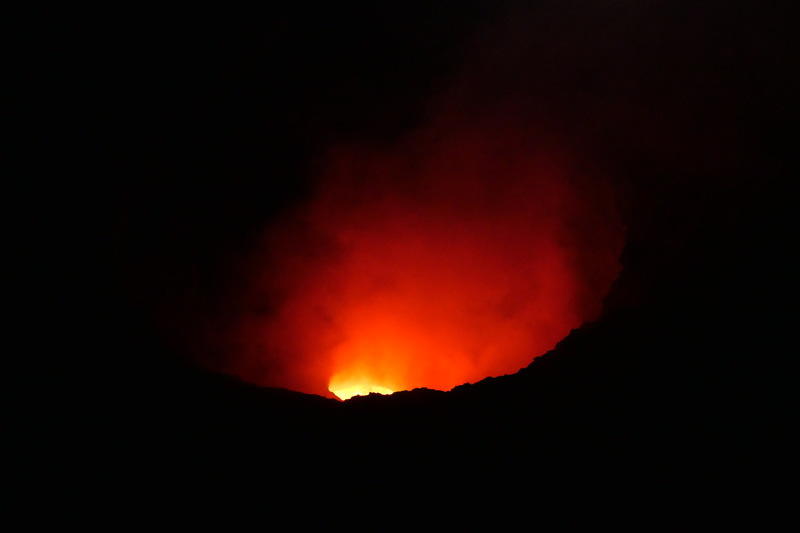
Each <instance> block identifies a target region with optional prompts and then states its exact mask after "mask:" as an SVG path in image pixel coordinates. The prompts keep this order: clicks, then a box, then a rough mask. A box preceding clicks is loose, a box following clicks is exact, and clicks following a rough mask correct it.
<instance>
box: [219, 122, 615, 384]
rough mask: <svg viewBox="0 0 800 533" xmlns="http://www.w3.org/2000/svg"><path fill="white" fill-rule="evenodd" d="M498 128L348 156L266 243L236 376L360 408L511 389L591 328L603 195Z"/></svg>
mask: <svg viewBox="0 0 800 533" xmlns="http://www.w3.org/2000/svg"><path fill="white" fill-rule="evenodd" d="M556 152H557V151H556V150H552V149H549V148H545V147H544V146H536V144H535V143H533V142H531V139H530V133H526V132H521V131H516V130H515V129H514V128H513V127H511V126H509V125H507V124H505V125H502V126H492V125H485V124H484V125H482V126H481V127H476V126H474V125H472V126H465V125H463V124H462V125H459V126H458V127H454V126H453V125H452V124H451V125H446V126H443V125H439V126H437V127H430V128H427V129H425V130H420V131H417V132H415V133H413V134H411V135H408V136H407V137H406V138H405V139H402V140H399V141H397V142H395V143H393V144H389V145H375V146H365V145H358V146H341V147H337V148H335V149H331V150H330V151H329V152H328V153H327V155H326V156H325V157H324V158H323V159H322V161H321V164H320V165H319V170H318V176H317V180H316V186H315V189H314V192H313V194H312V195H311V196H310V198H309V199H308V200H307V201H306V202H304V203H303V204H302V205H300V206H298V207H296V208H295V209H293V210H291V211H290V212H288V213H286V214H285V215H284V216H283V217H282V218H281V219H280V220H278V221H277V222H276V223H275V224H274V225H273V226H272V227H271V228H270V229H269V231H268V235H267V239H266V241H267V246H266V248H267V254H266V257H267V258H266V259H265V260H264V261H263V264H262V266H261V267H260V268H261V269H262V273H263V276H262V278H261V281H260V282H259V283H260V284H261V286H260V287H259V290H257V291H255V292H254V294H257V295H258V298H260V299H262V300H263V302H262V303H261V307H262V308H263V307H264V303H265V302H266V303H268V305H269V307H268V311H267V312H262V313H260V314H255V313H254V314H251V316H250V318H249V319H248V320H246V321H245V323H244V325H243V327H242V329H241V331H240V333H241V335H242V337H241V339H240V341H241V343H242V345H244V346H246V348H245V349H244V350H243V353H241V354H240V355H239V358H238V359H237V360H235V361H234V367H233V368H232V369H230V370H231V371H232V372H234V373H237V374H239V375H241V376H242V377H243V378H245V379H247V380H250V381H254V382H257V383H260V384H262V385H269V386H279V387H286V388H290V389H294V390H298V391H303V392H309V393H317V394H325V395H330V393H333V394H335V395H336V396H337V397H339V398H341V399H347V398H349V397H351V396H354V395H357V394H367V393H370V392H379V393H384V394H385V393H391V392H393V391H399V390H407V389H413V388H417V387H427V388H433V389H440V390H449V389H451V388H453V387H454V386H456V385H459V384H462V383H466V382H475V381H478V380H480V379H483V378H485V377H487V376H496V375H502V374H508V373H512V372H515V371H517V370H518V369H520V368H521V367H524V366H526V365H528V364H529V363H530V362H531V360H532V359H533V358H534V357H536V356H538V355H541V354H543V353H545V352H547V351H548V350H550V349H551V348H552V347H553V346H554V345H555V344H556V343H557V342H558V341H559V340H560V339H562V338H563V337H565V336H566V335H567V334H568V333H569V332H570V330H572V329H573V328H576V327H578V326H580V325H581V324H582V323H584V322H585V321H587V320H591V319H593V318H594V317H596V316H597V314H598V313H599V312H600V309H601V304H602V299H603V297H604V296H605V294H606V293H607V291H608V289H609V287H610V285H611V283H612V282H613V280H614V279H615V278H616V277H617V275H618V273H619V269H620V266H619V262H618V258H619V254H620V251H621V249H622V245H623V240H624V235H623V228H622V224H621V222H620V220H619V217H618V214H617V212H616V210H615V207H614V201H613V196H612V194H611V191H610V189H609V188H608V187H606V186H604V185H602V184H601V183H600V182H599V180H597V179H593V177H591V176H582V175H579V174H578V173H577V172H575V171H573V170H572V169H571V168H570V167H569V165H568V162H567V158H566V157H564V156H563V155H556Z"/></svg>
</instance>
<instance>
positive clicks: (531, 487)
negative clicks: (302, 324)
mask: <svg viewBox="0 0 800 533" xmlns="http://www.w3.org/2000/svg"><path fill="white" fill-rule="evenodd" d="M586 4H589V5H586ZM787 4H788V3H787ZM787 7H788V6H787V5H785V4H782V3H780V2H772V3H766V2H717V1H708V2H702V3H698V2H667V1H653V2H633V1H630V2H626V1H616V2H611V1H601V2H592V3H586V2H569V1H566V2H549V1H541V2H528V3H522V2H477V1H475V2H470V1H467V2H433V3H421V2H403V3H400V2H382V3H374V4H371V5H369V6H364V5H355V4H338V3H337V4H333V3H330V4H327V5H324V6H317V5H311V4H308V5H305V4H300V3H297V4H292V5H278V6H270V7H269V8H265V9H261V10H257V11H252V12H247V13H245V12H232V11H228V12H225V13H221V12H217V11H214V10H210V9H209V10H206V11H204V12H201V11H202V10H200V9H198V8H196V7H193V8H192V9H187V10H186V11H179V12H170V13H166V12H164V11H163V10H159V9H153V10H147V11H145V10H141V9H140V10H138V11H136V12H133V11H130V12H129V11H125V10H122V9H114V10H110V9H86V10H73V9H67V10H58V11H56V10H52V11H48V10H42V11H41V13H39V17H40V18H39V19H38V20H40V21H41V22H40V23H37V24H38V26H37V27H36V28H35V29H36V30H38V31H37V32H36V33H33V34H31V35H28V37H27V41H26V43H27V44H26V45H24V46H23V47H22V48H23V49H24V50H23V51H24V52H25V53H27V52H29V51H33V52H35V53H33V54H31V56H30V57H31V58H33V57H35V58H36V59H35V60H34V59H31V60H30V61H23V62H22V63H24V64H25V66H26V67H27V70H28V71H33V73H34V74H36V75H37V76H38V77H39V79H40V81H39V82H37V83H35V84H33V87H32V88H31V91H30V96H33V100H34V105H33V107H32V109H34V110H35V114H34V113H33V112H32V113H31V114H26V111H24V110H23V113H22V114H23V117H22V118H23V119H24V122H25V123H26V126H25V128H24V131H25V136H26V138H27V135H31V136H32V138H33V140H34V141H37V142H42V141H43V143H44V144H43V146H44V149H42V150H36V151H35V154H33V155H32V156H31V157H30V158H29V159H28V162H27V164H26V165H25V167H24V171H23V177H24V178H25V179H26V180H27V182H28V183H31V184H33V185H34V188H35V189H36V192H35V194H34V197H33V198H34V200H33V201H32V203H31V204H30V209H28V217H31V215H33V217H34V218H36V220H37V221H39V222H40V224H31V226H32V227H33V226H36V228H37V231H35V232H31V236H30V238H27V239H26V240H25V244H26V246H28V247H29V248H32V249H34V250H35V251H36V252H37V253H38V256H40V257H41V259H38V260H37V261H36V264H35V265H34V266H33V269H32V272H33V273H34V277H35V278H36V280H35V282H34V284H33V285H32V290H31V291H30V294H31V295H30V296H29V298H28V300H29V301H28V302H27V303H26V304H25V305H26V306H25V307H24V308H23V309H25V310H26V311H25V313H24V314H25V315H26V316H30V317H31V318H32V319H33V320H31V322H32V323H33V324H34V330H33V333H32V334H31V335H30V336H29V337H28V342H27V343H26V346H27V347H28V348H32V350H30V351H31V353H32V355H31V358H32V359H35V360H37V361H47V365H46V369H45V370H42V371H38V372H36V373H34V374H31V376H32V379H31V380H30V383H29V384H28V383H27V382H26V391H27V392H26V397H27V398H28V399H27V400H25V401H24V402H23V403H22V405H23V406H24V407H26V409H24V414H23V418H24V419H25V420H26V421H28V422H31V421H34V422H35V423H33V424H32V427H33V428H34V429H33V430H32V431H31V432H30V433H29V435H30V436H31V437H32V439H31V442H32V444H31V446H30V448H29V449H31V450H34V451H35V459H34V461H33V464H34V465H36V467H37V468H36V469H35V470H33V471H31V472H32V473H30V474H29V476H28V477H29V478H30V479H32V480H33V481H34V484H38V485H47V486H48V487H51V488H54V489H53V490H55V491H56V492H57V493H59V494H61V495H62V496H63V495H64V493H65V492H66V493H73V495H74V493H75V491H76V490H78V489H79V487H85V486H90V487H92V488H93V489H94V490H96V489H98V488H102V487H115V488H118V489H121V490H123V491H124V490H126V489H127V490H134V488H135V487H141V486H144V487H149V488H150V489H149V490H155V489H156V488H163V486H165V485H166V486H170V487H181V488H180V489H177V488H176V489H175V490H176V492H180V493H184V491H185V489H186V488H187V487H195V488H196V487H198V486H205V485H204V484H205V483H209V482H210V483H209V486H213V487H216V488H219V487H241V486H254V487H257V489H256V490H258V491H266V490H274V489H278V490H279V492H280V494H282V497H281V498H282V499H281V500H280V501H289V500H290V501H293V502H295V503H298V502H300V503H301V504H302V505H304V506H313V505H316V504H315V503H312V502H316V501H317V500H324V501H327V502H328V503H330V502H331V501H332V499H333V498H336V497H343V500H344V501H347V502H350V504H351V505H353V502H362V503H363V502H364V501H367V500H370V501H372V500H384V501H388V502H394V503H397V502H401V501H402V502H405V504H406V505H409V506H412V507H414V506H416V503H414V502H417V503H420V505H421V504H422V503H421V502H423V501H428V502H430V501H432V499H433V500H436V501H438V499H439V498H444V495H445V494H446V495H448V496H452V495H461V496H467V495H468V496H471V497H474V498H477V499H478V500H479V501H480V500H482V499H484V498H485V499H490V498H491V497H493V496H494V497H497V496H498V494H503V497H502V498H508V499H507V500H506V501H507V502H512V501H513V502H517V503H520V502H525V503H524V505H529V506H530V505H533V506H534V507H535V506H536V505H543V504H542V503H541V502H543V501H545V498H547V499H548V500H557V501H559V502H560V503H564V502H568V503H569V505H572V506H574V507H576V508H582V507H581V505H582V503H578V502H583V501H586V500H594V499H603V500H604V501H605V500H609V501H610V500H613V498H612V497H611V496H610V494H612V493H613V494H621V493H618V492H616V491H617V490H619V488H620V487H623V488H624V490H625V491H626V492H625V494H626V496H625V497H624V498H623V497H622V496H620V498H623V499H622V500H620V501H624V502H626V503H625V505H622V504H620V503H619V501H618V502H617V503H616V504H614V505H611V507H609V508H610V509H615V508H616V507H615V506H619V507H620V508H622V507H627V508H629V507H630V506H631V505H633V504H632V503H631V502H633V501H634V500H635V501H637V502H638V503H637V505H639V504H641V503H642V502H647V501H649V502H655V503H659V502H661V503H663V502H664V498H665V497H664V496H663V495H664V494H670V495H671V496H669V501H670V502H673V503H674V508H675V509H676V510H677V509H684V508H685V507H688V506H690V504H689V503H688V502H689V501H694V502H695V504H696V506H697V507H699V508H706V509H707V508H708V507H709V505H710V504H709V501H710V500H711V499H717V498H719V499H721V500H722V501H727V502H729V504H728V505H729V506H730V507H728V513H729V514H731V513H732V515H736V513H737V512H738V511H735V510H734V508H735V507H736V506H734V505H732V504H730V502H732V501H734V500H733V499H732V498H744V500H746V501H755V500H756V499H758V498H756V496H757V495H758V494H761V495H762V496H763V495H764V488H765V487H768V488H772V489H775V488H777V487H779V486H780V485H781V481H780V480H781V479H782V477H783V476H784V470H785V464H784V462H783V455H782V451H786V450H785V449H784V448H785V447H786V446H787V445H786V444H785V443H784V440H783V431H784V428H785V427H786V425H787V424H788V418H787V416H786V413H785V406H786V405H787V404H788V398H789V391H790V389H791V380H790V378H789V375H788V373H787V372H785V370H784V369H783V365H784V361H785V360H786V359H787V357H788V356H790V355H791V353H792V352H793V351H794V350H793V346H794V343H793V342H791V339H792V325H793V324H792V322H791V320H790V317H791V314H790V313H793V310H794V301H793V300H794V298H793V296H792V290H791V287H792V284H791V283H790V278H791V276H792V274H793V268H792V267H791V266H790V261H789V257H790V255H791V253H790V252H792V248H794V245H795V240H796V239H795V238H794V232H793V224H794V214H793V210H794V205H795V202H796V200H795V198H794V196H792V195H790V194H789V192H788V187H787V185H788V183H789V182H790V181H791V178H792V177H793V175H794V169H793V163H794V154H793V153H792V146H791V142H792V140H793V136H792V133H793V130H794V129H795V127H794V126H795V124H796V83H795V79H794V70H795V67H796V65H794V57H793V56H792V54H791V53H790V50H789V46H790V43H789V33H790V31H791V28H790V26H791V24H790V22H789V21H790V17H789V16H788V13H789V11H788V9H787ZM37 24H35V25H37ZM42 30H44V31H42ZM25 57H26V56H22V58H23V59H25ZM473 64H477V65H478V66H477V67H475V68H473V67H472V65H473ZM463 72H467V73H468V74H469V75H468V76H466V77H460V75H461V74H462V73H463ZM454 80H456V81H454ZM464 80H466V81H464ZM459 83H463V84H464V87H465V88H464V91H467V92H469V93H470V95H471V96H470V97H469V98H467V99H465V101H471V102H473V103H474V105H478V106H479V105H481V102H483V101H487V102H488V101H497V100H503V99H507V100H508V101H511V102H514V103H515V104H518V105H520V106H522V107H526V108H531V107H535V108H536V110H537V111H536V113H535V115H536V116H537V117H540V118H541V119H542V120H544V121H546V122H547V124H548V125H549V127H550V128H551V130H552V131H554V132H556V134H557V135H558V136H559V138H561V139H564V140H565V142H568V143H570V146H571V147H572V148H574V149H578V150H579V151H580V152H581V153H583V154H585V158H586V161H587V162H590V163H591V164H594V165H597V166H598V168H601V169H602V171H603V174H604V175H611V176H614V178H613V179H614V180H615V183H616V186H617V189H618V192H619V197H620V202H621V209H622V211H623V217H624V219H625V222H626V225H627V227H628V241H627V244H626V248H625V251H624V253H623V257H622V263H623V272H622V275H621V276H620V278H619V280H618V281H617V282H616V284H615V286H614V287H613V289H612V291H611V294H610V295H609V297H608V299H607V302H606V311H605V312H604V314H603V316H602V317H601V318H600V319H599V320H598V321H597V322H595V323H593V324H590V325H587V326H585V327H583V328H581V329H580V330H577V331H575V332H573V334H572V335H570V337H568V338H567V339H566V340H564V341H563V342H562V343H561V344H560V345H559V346H558V347H557V348H556V349H555V350H554V352H552V353H550V354H548V355H546V356H543V357H542V358H540V359H537V360H536V361H535V362H534V363H532V364H531V366H530V367H528V368H527V369H525V370H523V371H521V372H520V373H518V374H515V375H513V376H507V377H503V378H496V379H488V380H485V381H483V382H481V383H479V384H476V385H470V386H464V387H460V388H457V389H456V390H455V391H453V392H450V393H438V392H434V391H414V392H407V393H401V394H395V395H393V396H391V397H387V398H378V397H369V398H362V399H357V400H355V401H351V402H348V403H346V404H341V403H339V402H335V401H332V400H326V399H322V398H318V397H313V396H307V395H302V394H299V393H293V392H289V391H281V390H272V389H261V388H258V387H255V386H251V385H247V384H244V383H241V382H239V381H237V380H235V379H233V378H229V377H226V376H223V375H216V374H213V373H209V372H206V371H203V370H201V368H202V365H201V364H200V363H202V361H199V360H198V359H197V356H196V355H193V354H192V353H191V350H188V349H186V346H187V344H186V343H184V342H182V340H185V339H187V338H193V337H198V336H202V335H203V331H204V330H205V329H206V328H214V327H220V325H221V324H224V323H225V320H226V316H227V311H228V310H227V309H226V294H228V293H229V290H230V288H231V284H232V283H236V281H237V278H236V276H237V270H236V268H237V264H238V261H239V260H240V258H241V257H244V256H246V254H247V252H248V250H249V249H250V247H251V246H253V243H254V241H255V239H257V237H258V235H259V234H260V232H261V231H262V230H263V228H264V227H265V225H266V224H267V223H268V222H269V221H270V220H271V218H272V217H274V216H275V215H276V214H277V213H279V212H280V210H281V209H284V208H285V207H287V206H290V205H292V204H293V203H294V202H296V201H298V200H299V199H301V198H303V195H304V194H305V193H306V191H307V186H308V181H309V179H310V171H309V168H310V164H311V162H312V161H313V160H314V157H315V155H316V154H318V153H319V151H320V150H321V149H324V147H326V146H328V145H329V144H330V143H332V142H342V141H348V140H353V141H359V140H361V139H370V140H371V141H373V142H374V141H375V140H378V141H379V142H387V143H391V142H392V140H393V139H396V138H398V137H399V136H401V135H402V134H403V133H404V132H406V131H408V130H409V128H412V127H414V126H415V125H416V124H418V123H419V122H420V121H422V120H423V117H424V113H425V112H426V105H427V104H428V103H429V102H430V101H431V99H432V98H433V96H434V95H436V94H440V92H441V91H442V90H444V89H445V88H448V87H452V86H453V85H454V84H456V86H458V84H459ZM464 112H465V113H466V112H469V108H465V111H464ZM39 117H41V119H40V118H39ZM21 131H23V130H21ZM39 226H41V228H39ZM23 292H26V293H27V292H28V291H25V290H24V291H23ZM39 292H42V293H43V296H38V294H39ZM34 293H35V294H37V296H33V295H32V294H34ZM31 300H34V301H33V303H31ZM28 309H30V311H28ZM309 334H313V332H309ZM218 357H224V354H222V355H218ZM26 376H27V374H26ZM27 407H31V409H30V415H29V414H28V412H27V411H28V409H27ZM23 434H24V435H27V434H26V433H23ZM33 472H35V473H33ZM31 476H32V477H31ZM78 480H80V481H78ZM99 492H104V491H103V490H100V491H99ZM634 494H635V495H636V497H635V498H634V497H633V496H632V495H634ZM579 495H583V496H586V498H585V499H581V498H580V497H579ZM105 496H106V497H107V498H109V499H114V498H115V497H113V496H110V494H109V493H107V494H106V495H105ZM502 498H501V499H502ZM123 499H124V498H123ZM766 499H767V500H770V501H771V502H772V503H777V504H780V502H781V501H782V497H781V496H780V493H778V492H776V493H773V492H770V495H769V497H767V498H766ZM275 501H276V500H270V502H272V503H270V504H269V505H275V503H274V502H275ZM737 501H738V500H737ZM532 502H539V503H537V504H534V503H532ZM264 505H267V504H264ZM621 512H622V511H621ZM456 514H458V513H456ZM463 514H464V512H463V511H462V512H461V515H462V518H463Z"/></svg>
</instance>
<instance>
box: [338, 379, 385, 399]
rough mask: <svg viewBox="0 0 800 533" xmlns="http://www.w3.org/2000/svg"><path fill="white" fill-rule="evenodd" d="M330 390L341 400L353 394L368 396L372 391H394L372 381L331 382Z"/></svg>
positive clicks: (382, 392)
mask: <svg viewBox="0 0 800 533" xmlns="http://www.w3.org/2000/svg"><path fill="white" fill-rule="evenodd" d="M328 390H329V391H331V392H332V393H334V394H335V395H336V397H337V398H339V399H341V400H348V399H350V398H352V397H353V396H366V395H368V394H369V393H371V392H377V393H378V394H392V393H393V392H394V391H393V390H392V389H387V388H386V387H381V386H380V385H372V384H371V383H359V384H348V385H342V386H335V385H333V384H331V385H330V386H329V387H328Z"/></svg>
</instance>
